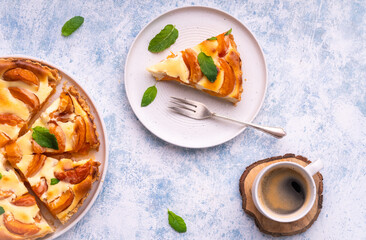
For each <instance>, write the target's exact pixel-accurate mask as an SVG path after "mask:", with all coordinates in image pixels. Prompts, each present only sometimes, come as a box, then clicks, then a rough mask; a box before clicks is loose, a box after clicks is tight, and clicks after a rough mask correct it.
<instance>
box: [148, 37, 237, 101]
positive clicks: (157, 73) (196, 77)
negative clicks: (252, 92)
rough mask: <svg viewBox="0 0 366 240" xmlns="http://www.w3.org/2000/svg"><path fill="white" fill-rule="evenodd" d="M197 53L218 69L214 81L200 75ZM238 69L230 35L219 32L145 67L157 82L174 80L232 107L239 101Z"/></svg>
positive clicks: (233, 43)
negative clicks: (201, 54) (212, 38)
mask: <svg viewBox="0 0 366 240" xmlns="http://www.w3.org/2000/svg"><path fill="white" fill-rule="evenodd" d="M201 51H202V52H204V53H205V54H206V55H208V56H211V57H212V59H213V60H214V63H215V65H216V67H217V69H218V75H217V78H216V80H215V82H213V83H212V82H210V81H209V80H208V79H207V78H206V77H205V76H204V75H203V74H202V71H201V68H200V65H199V63H198V60H197V56H198V54H199V53H200V52H201ZM182 63H183V64H184V65H183V64H182ZM241 66H242V62H241V59H240V54H239V52H238V51H237V46H236V44H235V41H234V36H233V35H232V34H229V35H226V34H225V33H222V34H220V35H218V36H216V39H214V40H205V41H203V42H201V43H200V44H198V45H197V46H195V47H193V48H188V49H186V50H184V51H181V52H180V53H178V54H173V53H172V54H171V55H169V56H168V57H167V59H166V60H163V61H162V62H160V63H158V64H156V65H154V66H151V67H149V68H148V71H150V72H151V73H152V74H153V76H154V77H155V78H156V80H158V81H160V80H174V81H178V82H179V83H181V84H184V85H186V86H189V87H193V88H196V89H198V90H201V91H203V92H206V93H208V94H210V95H212V96H216V97H219V98H222V99H226V100H228V101H231V102H233V103H234V104H235V103H237V102H239V101H240V100H241V94H242V92H243V86H242V83H243V80H242V70H241Z"/></svg>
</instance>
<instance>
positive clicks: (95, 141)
mask: <svg viewBox="0 0 366 240" xmlns="http://www.w3.org/2000/svg"><path fill="white" fill-rule="evenodd" d="M64 91H65V92H66V91H67V92H68V93H70V94H71V95H72V96H74V97H75V98H76V100H77V101H78V103H79V104H80V106H81V107H82V109H83V110H84V111H85V112H86V114H87V118H85V121H87V120H88V122H89V123H90V133H91V134H92V136H91V137H90V139H89V142H88V144H89V145H90V148H91V149H96V150H98V149H99V145H100V142H99V135H98V132H97V126H96V125H95V123H94V116H93V115H92V114H91V112H90V108H89V105H88V104H87V102H86V100H85V98H84V97H82V96H81V95H80V93H79V92H78V91H77V90H76V88H75V87H74V86H70V87H68V88H67V87H66V85H64Z"/></svg>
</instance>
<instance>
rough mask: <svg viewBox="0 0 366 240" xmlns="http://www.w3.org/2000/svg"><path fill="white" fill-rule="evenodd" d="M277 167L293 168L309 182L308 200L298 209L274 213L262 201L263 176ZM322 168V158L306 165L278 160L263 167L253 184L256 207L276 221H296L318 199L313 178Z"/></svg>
mask: <svg viewBox="0 0 366 240" xmlns="http://www.w3.org/2000/svg"><path fill="white" fill-rule="evenodd" d="M276 168H290V169H292V170H295V171H296V172H297V173H299V174H301V176H302V177H303V178H304V179H305V181H306V182H307V186H309V189H308V190H307V191H306V192H307V193H308V194H310V195H309V197H307V200H306V201H305V202H304V204H303V205H302V206H301V207H300V208H299V209H298V210H296V211H294V212H292V213H289V214H278V213H274V212H273V211H271V210H270V209H269V208H268V207H266V206H265V205H264V203H263V201H261V200H260V197H259V184H260V183H261V180H262V179H263V176H265V175H266V173H267V172H269V171H270V170H274V169H276ZM322 168H323V162H322V161H320V160H318V161H316V162H313V163H311V164H309V165H308V166H306V167H303V166H301V165H299V164H297V163H294V162H289V161H288V162H277V163H273V164H271V165H269V166H267V167H265V168H264V169H262V171H260V172H259V174H258V175H257V177H256V178H255V180H254V182H253V186H252V198H253V202H254V204H255V206H256V208H257V209H258V210H259V211H260V212H261V213H262V214H263V215H264V216H266V217H267V218H269V219H272V220H274V221H276V222H294V221H297V220H299V219H300V218H302V217H304V216H305V215H306V214H307V213H308V212H309V211H310V210H311V208H312V207H313V205H314V202H315V199H316V185H315V182H314V179H313V175H315V174H316V173H317V172H319V170H320V169H322Z"/></svg>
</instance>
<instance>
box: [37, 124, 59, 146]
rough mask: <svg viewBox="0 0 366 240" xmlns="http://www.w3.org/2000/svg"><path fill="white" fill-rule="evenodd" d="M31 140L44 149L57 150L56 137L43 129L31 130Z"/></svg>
mask: <svg viewBox="0 0 366 240" xmlns="http://www.w3.org/2000/svg"><path fill="white" fill-rule="evenodd" d="M32 130H33V133H32V138H33V139H34V141H36V142H37V143H38V144H39V145H41V146H42V147H46V148H52V149H56V150H58V143H57V139H56V136H55V135H54V134H52V133H50V131H49V130H48V129H47V128H45V127H40V126H37V127H35V128H32Z"/></svg>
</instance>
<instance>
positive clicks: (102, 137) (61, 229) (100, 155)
mask: <svg viewBox="0 0 366 240" xmlns="http://www.w3.org/2000/svg"><path fill="white" fill-rule="evenodd" d="M9 57H14V58H26V59H32V60H35V61H38V62H41V63H43V64H45V65H48V66H50V67H52V68H56V69H58V70H59V73H60V75H61V77H62V79H61V82H60V84H59V85H58V86H57V88H56V93H55V94H54V95H53V96H52V97H51V98H50V99H49V100H48V102H47V103H46V104H45V106H44V107H43V109H45V108H47V107H48V106H49V105H51V103H52V102H53V101H54V100H56V99H57V98H58V97H59V96H60V93H61V92H62V86H63V84H64V82H65V81H67V82H68V83H69V85H74V86H75V87H76V89H77V90H78V91H79V93H80V94H81V95H82V96H84V97H85V98H86V100H87V103H88V105H89V107H90V111H91V113H92V114H93V116H94V123H95V125H96V127H97V132H98V134H99V141H100V147H99V151H98V152H96V153H95V154H94V156H95V159H96V160H97V161H99V162H100V163H101V165H100V167H99V171H100V177H99V180H98V181H96V182H95V183H94V184H93V187H92V189H91V191H90V193H89V196H88V197H87V198H86V199H85V201H84V203H83V205H82V206H81V207H80V208H79V210H78V212H77V213H75V214H74V215H73V216H72V217H71V219H70V220H69V221H68V222H67V223H66V224H64V225H62V224H61V223H60V222H59V221H57V220H54V221H53V223H54V226H55V227H56V231H55V232H54V233H52V234H49V235H47V236H45V237H44V238H42V240H46V239H47V240H50V239H55V238H57V237H59V236H60V235H62V234H63V233H65V232H66V231H68V230H69V229H70V228H72V227H73V226H74V225H75V224H77V223H78V222H79V221H80V220H81V219H82V218H83V216H84V215H85V214H86V213H87V212H88V211H89V209H90V208H91V206H92V205H93V203H94V201H95V199H96V198H97V197H98V194H99V192H100V191H101V189H102V185H103V182H104V178H105V175H106V171H107V165H108V145H107V135H106V130H105V127H104V122H103V118H101V116H100V115H99V113H98V111H97V109H96V108H95V105H94V103H93V101H92V100H91V98H90V97H89V96H88V94H87V93H86V92H85V91H84V90H83V88H82V87H81V86H80V85H79V84H78V83H77V82H76V81H75V80H74V79H75V78H73V77H72V76H71V75H70V74H68V73H66V72H65V71H64V70H62V69H61V68H59V67H57V66H55V65H53V64H50V63H48V62H45V61H42V60H40V59H37V58H33V57H28V56H24V55H13V56H4V57H2V58H9ZM43 109H42V110H43ZM42 207H43V206H41V210H43V208H42ZM47 212H48V211H42V213H45V217H46V218H47V219H49V218H50V216H49V214H47Z"/></svg>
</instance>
